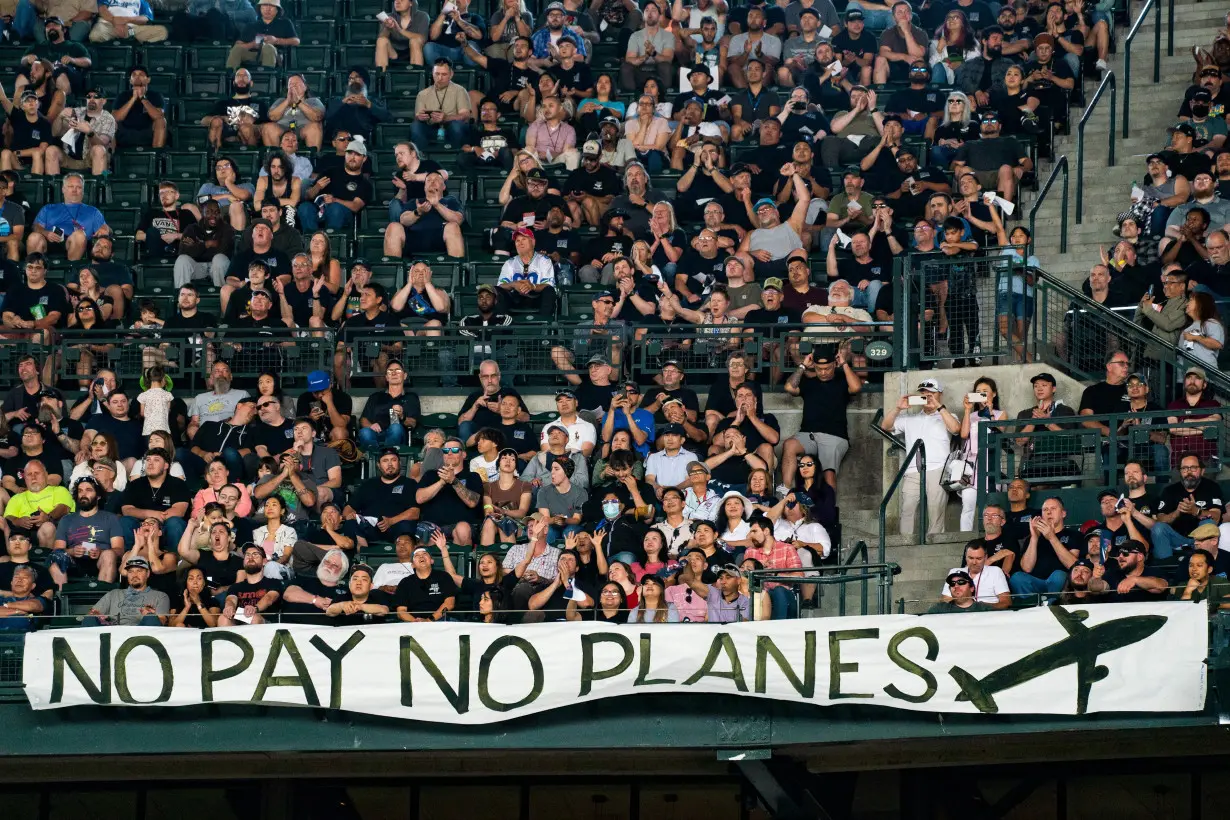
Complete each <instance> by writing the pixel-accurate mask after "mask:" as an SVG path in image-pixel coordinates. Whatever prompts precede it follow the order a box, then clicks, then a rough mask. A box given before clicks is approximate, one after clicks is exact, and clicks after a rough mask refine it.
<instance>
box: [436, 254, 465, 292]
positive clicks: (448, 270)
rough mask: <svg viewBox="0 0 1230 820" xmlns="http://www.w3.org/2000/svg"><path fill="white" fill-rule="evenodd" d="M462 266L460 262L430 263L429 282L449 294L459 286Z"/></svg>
mask: <svg viewBox="0 0 1230 820" xmlns="http://www.w3.org/2000/svg"><path fill="white" fill-rule="evenodd" d="M461 271H462V265H461V263H460V262H440V261H438V260H437V261H434V262H432V263H431V281H432V284H434V285H435V286H436V287H438V288H440V289H442V290H446V291H449V292H450V293H451V292H452V291H453V289H454V288H456V287H457V286H458V285H460V284H461Z"/></svg>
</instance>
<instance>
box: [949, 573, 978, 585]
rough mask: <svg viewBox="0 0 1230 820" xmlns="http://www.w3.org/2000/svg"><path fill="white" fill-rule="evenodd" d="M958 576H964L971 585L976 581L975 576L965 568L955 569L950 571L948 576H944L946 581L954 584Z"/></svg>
mask: <svg viewBox="0 0 1230 820" xmlns="http://www.w3.org/2000/svg"><path fill="white" fill-rule="evenodd" d="M957 578H964V579H965V580H966V581H967V582H968V583H969V584H970V585H973V583H974V579H973V577H972V576H971V575H970V574H969V573H968V572H966V571H965V570H963V569H954V570H953V571H952V572H950V573H948V576H947V577H946V578H944V583H946V584H948V585H949V586H952V582H953V581H954V580H955V579H957Z"/></svg>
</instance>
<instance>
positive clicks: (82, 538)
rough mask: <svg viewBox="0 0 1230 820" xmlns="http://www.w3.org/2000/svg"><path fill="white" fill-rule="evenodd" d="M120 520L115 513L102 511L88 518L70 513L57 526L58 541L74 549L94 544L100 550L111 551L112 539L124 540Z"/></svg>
mask: <svg viewBox="0 0 1230 820" xmlns="http://www.w3.org/2000/svg"><path fill="white" fill-rule="evenodd" d="M123 537H124V530H123V529H122V528H121V527H120V518H119V516H117V515H116V514H115V513H109V512H107V511H106V510H100V511H99V512H96V513H94V514H93V515H91V516H89V517H88V518H87V517H86V516H84V515H82V514H81V513H69V514H68V515H66V516H64V517H63V518H61V519H60V521H59V523H58V524H56V540H57V541H63V542H64V545H65V547H67V548H68V549H72V548H73V547H79V546H81V545H82V544H87V545H89V544H94V545H96V546H97V547H98V548H99V549H104V550H109V549H111V539H112V538H123Z"/></svg>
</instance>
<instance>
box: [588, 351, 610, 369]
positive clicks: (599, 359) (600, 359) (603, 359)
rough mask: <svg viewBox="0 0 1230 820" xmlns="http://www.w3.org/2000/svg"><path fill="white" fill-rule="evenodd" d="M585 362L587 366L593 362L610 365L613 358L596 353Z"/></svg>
mask: <svg viewBox="0 0 1230 820" xmlns="http://www.w3.org/2000/svg"><path fill="white" fill-rule="evenodd" d="M585 364H586V365H587V366H588V365H591V364H605V365H607V366H608V367H609V366H610V364H611V360H610V359H608V358H607V357H606V356H603V355H602V354H601V353H595V354H594V355H592V356H590V357H589V361H587V362H586V363H585Z"/></svg>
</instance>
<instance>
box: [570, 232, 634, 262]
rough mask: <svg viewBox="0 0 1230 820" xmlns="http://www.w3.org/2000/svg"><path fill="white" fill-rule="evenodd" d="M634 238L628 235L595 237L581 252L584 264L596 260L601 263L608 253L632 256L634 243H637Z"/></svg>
mask: <svg viewBox="0 0 1230 820" xmlns="http://www.w3.org/2000/svg"><path fill="white" fill-rule="evenodd" d="M635 241H636V240H634V239H633V238H632V237H630V236H627V235H626V234H619V235H617V236H595V237H594V238H593V239H591V240H589V241H588V242H586V243H585V249H584V250H583V251H582V252H581V261H582V262H591V261H593V260H595V259H597V260H599V261H601V260H602V257H604V256H606V255H607V254H608V253H618V254H623V255H624V256H631V255H632V243H633V242H635Z"/></svg>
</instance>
